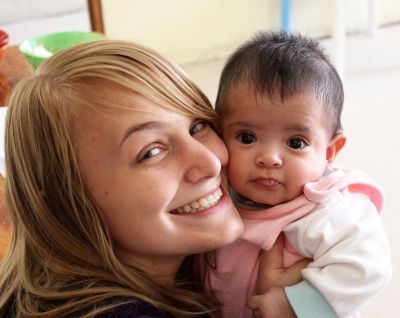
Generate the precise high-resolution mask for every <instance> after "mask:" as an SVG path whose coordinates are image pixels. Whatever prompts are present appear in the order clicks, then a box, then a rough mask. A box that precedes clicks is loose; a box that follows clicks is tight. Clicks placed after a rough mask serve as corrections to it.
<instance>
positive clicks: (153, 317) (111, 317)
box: [96, 301, 172, 318]
mask: <svg viewBox="0 0 400 318" xmlns="http://www.w3.org/2000/svg"><path fill="white" fill-rule="evenodd" d="M96 318H172V316H171V315H170V314H168V313H166V312H164V311H162V310H160V309H157V308H156V307H154V306H152V305H150V304H146V303H144V302H141V301H135V302H130V303H127V304H123V305H120V306H118V307H115V308H113V309H111V310H110V311H107V312H105V313H102V314H99V315H97V316H96Z"/></svg>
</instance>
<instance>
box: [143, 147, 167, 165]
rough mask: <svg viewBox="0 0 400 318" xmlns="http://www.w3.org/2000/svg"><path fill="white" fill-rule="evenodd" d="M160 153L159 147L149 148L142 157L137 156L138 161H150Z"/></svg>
mask: <svg viewBox="0 0 400 318" xmlns="http://www.w3.org/2000/svg"><path fill="white" fill-rule="evenodd" d="M161 151H162V148H161V147H160V146H156V147H153V148H151V149H150V150H148V151H146V152H145V153H144V154H143V155H139V161H143V160H147V159H151V158H153V157H155V156H157V155H159V154H160V153H161Z"/></svg>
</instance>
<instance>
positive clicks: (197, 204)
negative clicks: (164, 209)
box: [172, 188, 222, 214]
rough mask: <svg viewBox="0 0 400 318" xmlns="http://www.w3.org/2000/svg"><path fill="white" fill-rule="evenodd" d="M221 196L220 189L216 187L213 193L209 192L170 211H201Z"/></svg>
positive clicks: (214, 203)
mask: <svg viewBox="0 0 400 318" xmlns="http://www.w3.org/2000/svg"><path fill="white" fill-rule="evenodd" d="M221 197H222V191H221V189H220V188H218V189H217V190H216V191H215V192H214V193H212V194H210V195H209V196H207V197H205V198H202V199H200V200H198V201H193V202H191V203H189V204H185V205H184V206H182V207H180V208H178V209H176V210H174V211H172V213H175V214H187V213H194V212H197V211H202V210H205V209H208V208H210V207H212V206H214V205H216V204H217V203H218V202H219V200H220V199H221Z"/></svg>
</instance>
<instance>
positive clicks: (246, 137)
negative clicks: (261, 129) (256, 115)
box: [236, 132, 257, 145]
mask: <svg viewBox="0 0 400 318" xmlns="http://www.w3.org/2000/svg"><path fill="white" fill-rule="evenodd" d="M236 140H238V141H239V142H240V143H242V144H245V145H249V144H252V143H255V142H256V141H257V137H256V136H255V135H254V134H252V133H248V132H241V133H239V134H237V135H236Z"/></svg>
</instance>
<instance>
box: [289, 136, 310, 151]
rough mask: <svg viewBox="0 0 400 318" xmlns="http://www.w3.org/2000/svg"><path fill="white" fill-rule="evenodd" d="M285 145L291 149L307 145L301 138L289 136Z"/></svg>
mask: <svg viewBox="0 0 400 318" xmlns="http://www.w3.org/2000/svg"><path fill="white" fill-rule="evenodd" d="M287 145H288V146H289V147H290V148H292V149H303V148H305V147H306V146H307V142H306V141H305V140H304V139H303V138H298V137H296V138H291V139H289V140H288V141H287Z"/></svg>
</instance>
